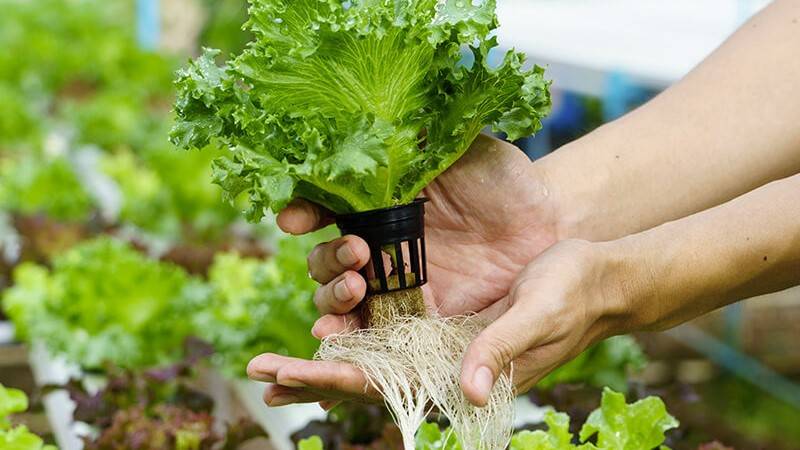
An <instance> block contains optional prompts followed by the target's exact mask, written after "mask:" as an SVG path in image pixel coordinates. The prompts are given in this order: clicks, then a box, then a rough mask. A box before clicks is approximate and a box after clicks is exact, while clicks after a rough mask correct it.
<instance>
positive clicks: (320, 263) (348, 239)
mask: <svg viewBox="0 0 800 450" xmlns="http://www.w3.org/2000/svg"><path fill="white" fill-rule="evenodd" d="M367 261H369V246H368V245H367V243H366V242H364V240H363V239H361V238H359V237H356V236H353V235H347V236H343V237H340V238H339V239H335V240H333V241H330V242H326V243H324V244H320V245H318V246H316V247H315V248H314V250H312V251H311V254H310V255H308V272H309V273H310V274H311V278H313V279H315V280H316V281H317V282H319V283H328V282H329V281H331V280H333V279H334V278H336V277H337V276H339V275H341V274H342V273H344V272H346V271H348V270H359V269H361V268H362V267H364V265H366V264H367Z"/></svg>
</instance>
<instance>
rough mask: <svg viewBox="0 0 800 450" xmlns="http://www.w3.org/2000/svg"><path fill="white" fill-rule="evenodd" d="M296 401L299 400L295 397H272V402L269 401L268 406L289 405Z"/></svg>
mask: <svg viewBox="0 0 800 450" xmlns="http://www.w3.org/2000/svg"><path fill="white" fill-rule="evenodd" d="M298 400H300V398H299V397H297V396H296V395H291V394H286V395H276V396H275V397H272V400H270V401H269V406H286V405H291V404H292V403H297V401H298Z"/></svg>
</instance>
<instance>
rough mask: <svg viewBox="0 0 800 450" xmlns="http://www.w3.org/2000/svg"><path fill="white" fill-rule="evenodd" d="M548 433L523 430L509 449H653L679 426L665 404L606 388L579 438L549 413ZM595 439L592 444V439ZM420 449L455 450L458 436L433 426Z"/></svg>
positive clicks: (423, 430) (422, 434)
mask: <svg viewBox="0 0 800 450" xmlns="http://www.w3.org/2000/svg"><path fill="white" fill-rule="evenodd" d="M544 422H545V424H546V425H547V429H546V430H536V431H520V432H518V433H516V434H514V436H513V437H512V438H511V444H510V445H509V450H651V449H654V448H659V449H661V450H666V449H667V447H664V446H662V445H661V444H663V442H664V432H665V431H667V430H670V429H672V428H675V427H677V426H678V421H677V420H675V418H674V417H672V416H670V415H669V413H667V410H666V407H665V406H664V402H663V401H661V399H660V398H658V397H648V398H645V399H643V400H639V401H637V402H635V403H632V404H627V403H626V402H625V396H624V395H622V394H620V393H617V392H614V391H613V390H611V389H609V388H606V389H605V391H604V392H603V397H602V400H601V402H600V407H599V408H597V409H596V410H595V411H593V412H592V413H591V414H590V415H589V418H588V419H587V420H586V423H584V425H583V428H582V429H581V432H580V435H579V436H578V438H579V439H576V437H575V436H574V435H573V434H572V433H571V432H570V418H569V416H568V415H567V414H564V413H559V412H555V411H548V412H547V413H546V414H545V418H544ZM592 438H595V439H594V440H593V441H592V442H589V440H590V439H592ZM416 447H417V449H418V450H440V449H441V450H444V449H451V450H456V449H458V448H460V446H459V445H458V440H457V436H455V435H454V434H453V433H450V431H449V430H441V429H440V428H439V426H438V425H436V424H433V423H428V424H424V425H423V426H422V427H420V429H419V431H418V432H417V439H416Z"/></svg>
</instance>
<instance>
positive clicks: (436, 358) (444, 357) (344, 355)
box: [317, 316, 514, 450]
mask: <svg viewBox="0 0 800 450" xmlns="http://www.w3.org/2000/svg"><path fill="white" fill-rule="evenodd" d="M481 329H482V324H481V322H480V321H479V320H478V319H476V318H474V317H464V316H462V317H454V318H446V319H442V318H430V317H399V318H395V320H394V323H393V324H392V325H391V326H385V327H377V328H370V329H362V330H357V331H354V332H350V333H345V334H339V335H333V336H329V337H328V338H326V339H324V340H323V342H322V345H321V346H320V349H319V351H318V352H317V359H320V360H326V361H340V362H347V363H350V364H353V365H354V366H356V367H358V368H359V369H361V370H362V371H363V372H364V373H365V374H366V376H367V379H368V380H369V382H370V384H371V385H372V386H373V387H374V388H375V389H376V390H377V391H378V392H379V393H380V394H381V395H382V396H383V397H384V400H385V402H386V406H387V407H388V409H389V411H390V412H391V414H392V416H393V418H394V420H395V423H396V424H397V426H398V427H399V428H400V431H401V433H402V436H403V444H404V448H405V450H413V449H414V436H415V434H416V432H417V429H418V428H419V427H420V425H421V424H422V422H423V421H424V420H425V417H426V416H427V415H428V413H430V412H431V410H432V409H433V408H436V409H438V411H439V412H441V413H442V414H444V415H445V416H446V417H447V418H448V419H449V420H450V424H451V427H452V429H453V431H454V432H455V433H456V435H457V436H458V438H459V441H460V443H461V447H462V448H463V449H464V450H501V449H504V448H506V447H507V446H508V443H509V441H510V440H511V434H512V431H513V430H512V424H513V419H514V408H513V401H514V393H513V385H512V383H511V380H510V379H509V377H508V376H507V375H505V374H503V375H502V376H501V377H500V379H498V381H497V383H496V384H495V387H494V390H493V391H492V395H491V397H490V399H489V403H488V405H487V406H486V407H483V408H478V407H475V406H472V405H471V404H470V403H469V402H468V401H467V399H466V398H465V397H464V395H463V393H462V392H461V387H460V383H459V380H460V374H461V361H462V359H463V356H464V351H465V350H466V348H467V346H468V345H469V343H470V342H471V341H472V339H474V338H475V337H476V336H477V335H478V333H479V332H480V330H481Z"/></svg>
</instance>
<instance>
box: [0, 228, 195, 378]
mask: <svg viewBox="0 0 800 450" xmlns="http://www.w3.org/2000/svg"><path fill="white" fill-rule="evenodd" d="M14 281H15V284H14V287H12V288H11V289H8V290H6V291H5V293H4V295H3V308H4V310H5V312H6V313H7V314H8V315H9V317H11V319H12V320H13V321H14V323H15V324H16V325H17V327H18V330H19V332H21V333H22V336H21V337H22V338H26V339H29V340H41V341H42V342H44V343H45V345H47V347H48V348H49V349H50V350H51V351H52V352H54V353H58V354H63V355H64V356H65V357H66V358H67V359H68V360H70V361H72V362H74V363H77V364H79V365H80V366H82V367H84V368H87V369H97V368H100V367H102V366H103V365H104V364H106V363H114V364H116V365H118V366H121V367H126V368H136V367H143V366H150V365H154V364H158V363H165V362H170V361H174V360H176V358H178V357H179V355H180V354H181V347H182V343H183V340H184V339H185V338H186V337H187V336H188V335H189V334H191V332H192V329H191V325H190V324H189V323H188V322H189V321H187V320H186V317H187V316H188V315H189V314H190V313H191V312H193V311H194V310H195V309H196V308H195V305H194V302H193V298H194V297H192V296H191V295H190V293H191V292H192V291H193V289H192V286H193V283H192V282H191V280H190V278H189V276H188V275H187V274H186V273H185V272H183V270H181V269H180V268H178V267H177V266H173V265H171V264H168V263H162V262H158V261H154V260H150V259H148V258H147V257H146V256H144V255H142V254H140V253H138V252H137V251H136V250H134V249H133V248H131V247H130V246H128V244H126V243H123V242H119V241H114V240H111V239H108V238H98V239H95V240H92V241H87V242H85V243H83V244H81V245H79V246H76V247H74V248H72V249H70V250H69V251H68V252H66V253H63V254H61V255H59V256H58V257H57V258H55V259H54V261H53V267H52V270H48V269H46V268H44V267H42V266H39V265H35V264H31V263H25V264H22V265H20V266H18V267H17V268H16V270H15V271H14Z"/></svg>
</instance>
